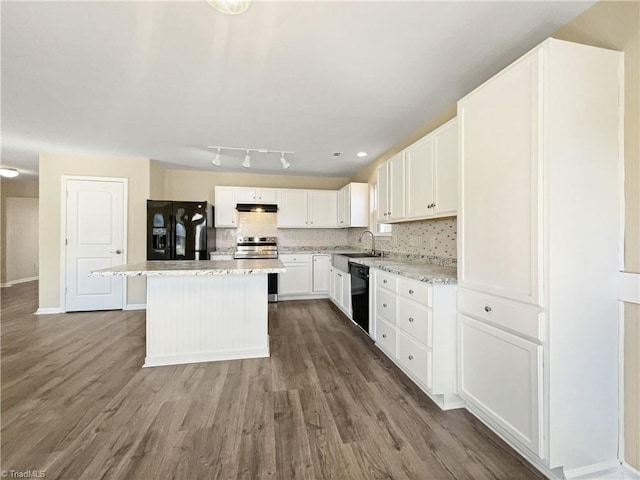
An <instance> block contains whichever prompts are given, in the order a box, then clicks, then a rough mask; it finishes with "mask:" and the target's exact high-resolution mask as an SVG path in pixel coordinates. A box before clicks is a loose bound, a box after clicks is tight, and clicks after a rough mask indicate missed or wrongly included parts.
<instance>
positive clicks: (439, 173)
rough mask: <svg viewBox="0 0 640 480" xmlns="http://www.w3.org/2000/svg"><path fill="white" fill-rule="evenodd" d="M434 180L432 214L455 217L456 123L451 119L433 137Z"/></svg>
mask: <svg viewBox="0 0 640 480" xmlns="http://www.w3.org/2000/svg"><path fill="white" fill-rule="evenodd" d="M433 142H434V158H435V162H434V163H435V168H434V172H435V180H434V197H433V203H434V204H435V206H434V207H433V213H434V214H435V215H438V216H444V215H455V214H456V213H457V211H458V122H457V120H456V119H453V120H452V121H450V122H449V123H447V124H446V125H445V126H444V127H443V128H441V129H439V130H438V131H437V132H435V134H434V136H433Z"/></svg>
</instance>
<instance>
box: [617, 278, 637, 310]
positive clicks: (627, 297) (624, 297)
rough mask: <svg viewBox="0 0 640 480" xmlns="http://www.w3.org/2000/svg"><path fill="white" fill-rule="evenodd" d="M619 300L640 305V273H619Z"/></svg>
mask: <svg viewBox="0 0 640 480" xmlns="http://www.w3.org/2000/svg"><path fill="white" fill-rule="evenodd" d="M618 299H619V300H620V301H621V302H628V303H640V273H632V272H618Z"/></svg>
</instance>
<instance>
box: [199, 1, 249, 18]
mask: <svg viewBox="0 0 640 480" xmlns="http://www.w3.org/2000/svg"><path fill="white" fill-rule="evenodd" d="M207 3H208V4H209V5H211V6H212V7H213V8H214V9H216V10H217V11H219V12H220V13H225V14H227V15H239V14H240V13H242V12H244V11H245V10H247V8H249V5H251V0H207Z"/></svg>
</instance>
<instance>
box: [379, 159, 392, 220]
mask: <svg viewBox="0 0 640 480" xmlns="http://www.w3.org/2000/svg"><path fill="white" fill-rule="evenodd" d="M376 202H377V211H376V220H377V221H378V222H380V223H385V222H387V221H389V162H384V163H383V164H382V165H380V166H379V167H378V187H377V191H376Z"/></svg>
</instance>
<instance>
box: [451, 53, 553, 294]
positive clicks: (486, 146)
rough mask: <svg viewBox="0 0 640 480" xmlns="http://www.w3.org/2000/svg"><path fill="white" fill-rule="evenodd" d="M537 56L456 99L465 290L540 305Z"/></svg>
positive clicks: (461, 266)
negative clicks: (464, 96) (478, 291)
mask: <svg viewBox="0 0 640 480" xmlns="http://www.w3.org/2000/svg"><path fill="white" fill-rule="evenodd" d="M537 82H538V64H537V56H535V55H534V56H529V57H527V58H524V59H522V60H521V61H519V62H518V63H516V64H515V65H514V66H512V67H510V68H508V69H507V70H505V71H503V72H502V73H500V75H498V76H497V77H495V78H494V79H492V80H491V81H490V82H488V83H487V84H485V85H483V86H482V87H480V88H479V89H478V90H476V91H474V92H473V93H471V94H470V95H469V96H468V97H466V98H464V99H463V100H461V101H460V103H459V104H458V112H459V115H458V124H459V128H460V135H461V139H462V140H461V144H460V148H461V172H460V173H461V188H462V195H461V201H462V205H461V206H460V207H461V211H460V215H459V217H458V239H459V258H458V262H459V269H458V271H459V278H458V283H459V285H460V286H462V287H467V288H470V289H474V290H480V291H483V292H487V293H492V294H495V295H499V296H503V297H507V298H511V299H515V300H520V301H524V302H529V303H534V304H539V305H541V303H539V302H540V298H539V291H540V288H539V285H538V279H539V278H540V275H539V273H538V272H539V270H540V268H541V249H540V246H539V245H538V223H539V220H538V219H539V215H540V213H539V210H540V206H539V204H538V203H539V202H538V199H539V198H541V197H540V196H539V193H538V188H539V182H538V169H537V159H538V155H539V148H538V143H537V139H538V133H539V131H540V125H539V120H540V118H539V117H540V115H539V113H538V110H537V106H538V93H539V88H538V83H537Z"/></svg>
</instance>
